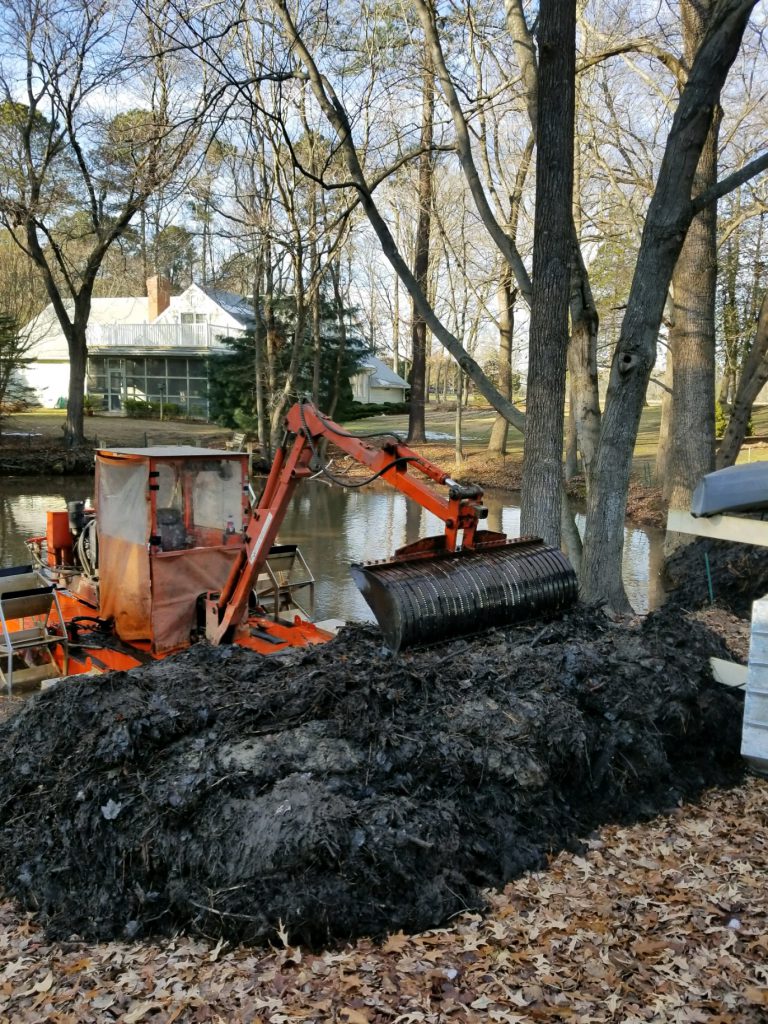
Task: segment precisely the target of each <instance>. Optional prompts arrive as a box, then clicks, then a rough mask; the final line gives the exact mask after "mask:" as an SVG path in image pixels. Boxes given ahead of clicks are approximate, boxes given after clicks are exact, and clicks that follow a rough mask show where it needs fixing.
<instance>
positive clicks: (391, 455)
mask: <svg viewBox="0 0 768 1024" xmlns="http://www.w3.org/2000/svg"><path fill="white" fill-rule="evenodd" d="M285 424H286V429H287V430H288V431H290V432H291V433H292V434H296V435H299V434H303V435H304V436H305V437H308V438H309V439H310V441H311V447H312V448H313V449H314V448H316V442H317V441H318V440H319V439H322V438H327V439H328V440H329V441H331V442H332V443H333V444H334V445H336V447H337V448H341V450H342V451H343V452H346V454H347V455H349V456H351V457H352V458H353V459H355V460H356V461H357V462H359V463H360V464H361V465H363V466H367V467H368V469H370V470H372V472H373V473H374V474H375V475H377V476H379V477H380V478H381V479H382V480H385V481H386V482H387V483H388V484H391V485H392V487H396V488H397V489H398V490H399V491H402V492H403V494H405V495H406V496H407V497H408V498H411V499H413V501H416V502H418V503H419V505H421V506H422V507H423V508H425V509H427V511H428V512H431V513H432V514H433V515H436V516H437V517H438V518H439V519H442V520H443V522H444V523H445V550H446V551H457V550H458V548H459V531H463V537H462V542H461V547H462V549H466V550H472V549H473V548H474V544H475V530H476V529H477V524H478V521H479V520H480V519H485V518H486V516H487V515H488V510H487V509H486V508H485V507H484V506H482V505H477V504H473V502H474V501H476V500H479V499H480V498H482V496H483V492H482V490H481V488H480V487H477V486H476V485H474V484H471V485H469V486H464V485H462V484H458V483H457V482H456V481H455V480H452V479H451V477H450V476H449V474H448V473H445V472H443V470H442V469H440V468H439V467H438V466H436V465H434V463H432V462H430V461H429V460H428V459H425V458H424V457H423V456H421V455H419V454H418V453H417V452H415V451H413V449H412V448H409V447H408V446H407V445H405V444H403V443H402V442H401V441H398V440H396V439H394V438H393V440H391V441H387V442H386V443H385V444H384V445H382V446H381V447H376V446H374V445H371V444H367V443H366V442H365V441H364V440H362V439H361V438H359V437H355V435H354V434H350V433H349V432H348V431H346V430H344V429H343V427H340V426H339V425H338V424H337V423H334V422H333V420H330V419H328V417H327V416H323V414H322V413H321V412H319V411H318V410H317V409H316V408H315V407H314V406H313V405H312V404H311V403H310V402H297V403H296V405H294V406H293V407H292V408H291V409H290V410H289V412H288V415H287V416H286V420H285ZM409 470H418V471H419V472H420V473H421V474H423V476H425V477H427V478H428V479H429V480H433V481H434V482H435V483H437V484H443V485H445V486H446V487H448V499H447V500H446V499H445V498H442V497H440V495H438V494H435V492H434V491H433V490H431V489H430V488H429V487H428V486H427V485H426V484H425V483H424V482H423V481H421V480H420V479H419V478H418V477H416V476H412V475H410V474H409Z"/></svg>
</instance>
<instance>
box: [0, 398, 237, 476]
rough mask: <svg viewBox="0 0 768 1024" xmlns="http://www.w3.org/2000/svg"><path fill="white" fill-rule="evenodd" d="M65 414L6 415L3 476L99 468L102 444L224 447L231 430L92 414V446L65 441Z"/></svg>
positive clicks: (0, 449) (88, 429)
mask: <svg viewBox="0 0 768 1024" xmlns="http://www.w3.org/2000/svg"><path fill="white" fill-rule="evenodd" d="M63 425H64V414H63V413H61V412H44V411H37V412H30V413H14V414H13V415H10V416H8V417H6V418H4V419H3V422H2V433H1V434H0V475H6V476H60V475H67V474H83V473H92V472H93V450H94V448H97V447H99V446H104V445H106V446H112V447H125V448H130V447H145V446H146V445H147V444H201V445H213V446H217V445H221V444H223V442H224V440H226V439H227V438H229V437H230V436H231V433H232V432H231V431H229V430H226V429H225V428H223V427H217V426H216V425H215V424H212V423H185V422H181V421H174V420H171V421H165V422H162V423H161V422H160V421H159V420H134V419H128V418H125V417H121V416H91V417H88V418H87V419H86V421H85V433H86V436H87V438H88V441H87V444H86V445H84V446H83V447H82V448H74V449H70V448H67V447H66V446H65V445H64V442H63V431H62V427H63Z"/></svg>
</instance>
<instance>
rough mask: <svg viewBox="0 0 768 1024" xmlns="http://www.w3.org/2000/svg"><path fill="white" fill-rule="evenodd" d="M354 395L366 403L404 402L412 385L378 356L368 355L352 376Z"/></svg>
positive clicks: (356, 399)
mask: <svg viewBox="0 0 768 1024" xmlns="http://www.w3.org/2000/svg"><path fill="white" fill-rule="evenodd" d="M349 382H350V384H351V385H352V397H353V398H354V400H355V401H356V402H363V403H364V404H365V405H383V404H384V403H385V402H404V401H405V400H406V398H407V392H408V391H409V390H410V387H411V385H410V384H409V383H408V381H407V380H403V378H402V377H401V376H400V375H399V374H397V373H395V371H394V370H393V369H391V367H389V366H387V364H386V363H385V362H382V360H381V359H377V358H376V356H366V357H365V358H364V359H363V361H362V363H361V364H360V369H359V370H358V372H357V373H356V374H355V375H354V376H353V377H351V378H350V381H349Z"/></svg>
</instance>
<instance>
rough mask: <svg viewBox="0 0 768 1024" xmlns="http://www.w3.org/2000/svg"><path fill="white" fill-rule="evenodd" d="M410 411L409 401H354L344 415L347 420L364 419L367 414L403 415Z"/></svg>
mask: <svg viewBox="0 0 768 1024" xmlns="http://www.w3.org/2000/svg"><path fill="white" fill-rule="evenodd" d="M407 412H408V403H407V402H382V403H381V405H378V404H376V403H373V402H371V403H369V404H367V405H366V404H364V403H363V402H352V405H351V406H350V408H349V409H348V410H347V411H346V413H345V415H344V419H345V420H363V419H365V418H366V417H367V416H402V415H404V414H405V413H407Z"/></svg>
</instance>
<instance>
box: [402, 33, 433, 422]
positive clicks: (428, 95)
mask: <svg viewBox="0 0 768 1024" xmlns="http://www.w3.org/2000/svg"><path fill="white" fill-rule="evenodd" d="M421 96H422V102H421V150H422V152H421V156H420V157H419V219H418V223H417V225H416V252H415V256H414V262H413V276H414V277H415V278H416V281H417V282H418V284H419V286H420V287H421V288H422V290H423V291H424V292H425V294H426V292H427V288H428V285H429V236H430V231H431V226H432V172H433V158H432V153H431V148H432V134H433V125H434V116H435V72H434V68H433V65H432V61H431V59H430V57H429V51H428V48H427V47H426V46H425V47H424V74H423V80H422V94H421ZM411 324H412V326H411V354H412V358H413V363H412V365H411V379H410V382H409V383H410V385H411V392H410V409H409V413H408V440H409V441H410V442H419V441H424V440H425V439H426V433H425V423H424V404H425V401H426V390H427V381H426V361H427V324H426V321H425V320H424V317H423V316H422V315H421V313H420V312H419V311H418V309H417V308H416V304H415V303H412V304H411Z"/></svg>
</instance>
